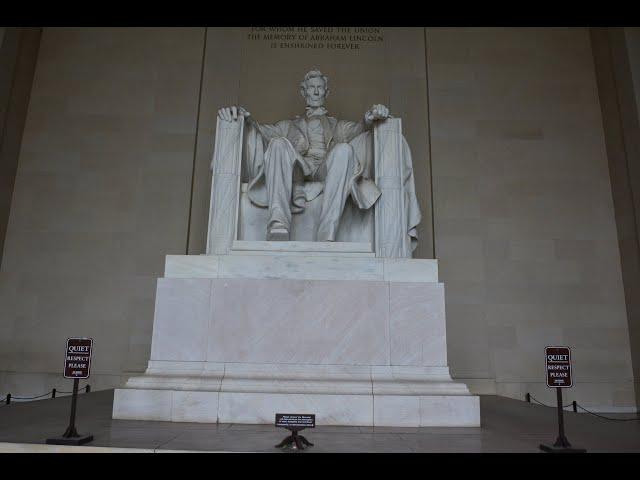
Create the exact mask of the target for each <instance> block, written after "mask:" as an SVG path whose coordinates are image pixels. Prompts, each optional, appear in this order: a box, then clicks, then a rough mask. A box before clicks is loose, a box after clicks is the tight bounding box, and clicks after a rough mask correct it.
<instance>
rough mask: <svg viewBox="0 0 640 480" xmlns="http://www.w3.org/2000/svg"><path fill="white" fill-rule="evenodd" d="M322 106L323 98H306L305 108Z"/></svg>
mask: <svg viewBox="0 0 640 480" xmlns="http://www.w3.org/2000/svg"><path fill="white" fill-rule="evenodd" d="M323 105H324V97H323V98H317V99H314V98H310V97H307V107H322V106H323Z"/></svg>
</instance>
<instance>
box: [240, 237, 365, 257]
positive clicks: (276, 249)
mask: <svg viewBox="0 0 640 480" xmlns="http://www.w3.org/2000/svg"><path fill="white" fill-rule="evenodd" d="M244 252H260V253H265V254H273V253H289V254H294V253H304V254H308V253H326V254H333V255H338V256H340V255H341V254H345V253H350V254H354V253H356V254H367V256H370V257H374V256H375V255H374V254H373V248H372V247H371V242H298V241H291V242H274V241H270V242H266V241H265V242H261V241H254V242H249V241H244V240H236V241H234V242H233V244H232V245H231V252H229V253H231V254H238V253H240V254H242V253H244Z"/></svg>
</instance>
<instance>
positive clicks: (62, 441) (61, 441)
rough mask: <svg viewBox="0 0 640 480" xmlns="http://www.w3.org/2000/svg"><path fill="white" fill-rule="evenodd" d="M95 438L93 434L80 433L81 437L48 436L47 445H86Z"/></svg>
mask: <svg viewBox="0 0 640 480" xmlns="http://www.w3.org/2000/svg"><path fill="white" fill-rule="evenodd" d="M92 440H93V435H80V436H79V437H54V438H47V445H84V444H85V443H89V442H90V441H92Z"/></svg>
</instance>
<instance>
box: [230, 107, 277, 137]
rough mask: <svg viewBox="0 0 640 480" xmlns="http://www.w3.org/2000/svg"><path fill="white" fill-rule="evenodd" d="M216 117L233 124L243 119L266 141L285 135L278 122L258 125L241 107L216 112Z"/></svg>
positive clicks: (249, 113)
mask: <svg viewBox="0 0 640 480" xmlns="http://www.w3.org/2000/svg"><path fill="white" fill-rule="evenodd" d="M218 117H220V118H221V119H222V120H225V121H227V122H235V121H238V120H239V119H244V121H245V124H246V125H247V126H249V127H252V128H255V129H256V131H258V132H259V133H260V135H261V136H262V137H263V138H264V139H265V140H266V141H269V140H271V139H272V138H275V137H282V136H285V135H286V132H285V131H283V128H282V125H281V123H282V122H278V123H277V124H275V125H267V124H261V123H259V122H258V121H257V120H256V119H255V118H253V116H252V115H251V112H248V111H247V110H246V109H244V108H243V107H224V108H221V109H220V110H218Z"/></svg>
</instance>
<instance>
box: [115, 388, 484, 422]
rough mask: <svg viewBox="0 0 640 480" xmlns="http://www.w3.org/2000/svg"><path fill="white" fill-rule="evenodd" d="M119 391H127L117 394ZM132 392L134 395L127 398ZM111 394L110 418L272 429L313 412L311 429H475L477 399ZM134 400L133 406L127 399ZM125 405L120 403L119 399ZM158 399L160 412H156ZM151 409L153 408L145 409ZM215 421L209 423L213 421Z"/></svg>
mask: <svg viewBox="0 0 640 480" xmlns="http://www.w3.org/2000/svg"><path fill="white" fill-rule="evenodd" d="M122 392H128V393H126V394H123V393H122ZM133 392H135V394H134V395H135V396H134V395H132V393H133ZM158 392H159V391H157V390H155V391H154V390H122V389H120V390H116V400H115V401H114V410H113V418H117V419H134V418H135V419H139V420H156V421H174V422H176V421H190V422H199V423H213V422H215V421H217V422H219V423H248V424H273V422H274V417H275V414H276V413H288V412H297V413H313V414H315V415H316V424H317V425H359V426H389V427H391V426H393V427H429V426H438V427H444V426H449V427H454V426H455V427H477V426H480V402H479V397H475V396H470V395H466V396H465V395H457V396H456V395H428V396H411V395H353V394H351V395H349V394H338V395H335V394H318V393H261V392H215V391H213V392H212V391H204V392H181V391H174V392H172V391H170V390H166V391H164V392H163V393H164V395H159V394H158ZM134 398H135V402H133V401H132V400H133V399H134ZM125 399H126V400H128V401H126V402H125V401H123V400H125ZM159 400H161V401H162V408H157V407H158V404H159ZM150 406H152V407H156V408H155V409H151V408H149V407H150ZM214 418H215V419H214Z"/></svg>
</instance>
